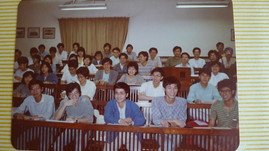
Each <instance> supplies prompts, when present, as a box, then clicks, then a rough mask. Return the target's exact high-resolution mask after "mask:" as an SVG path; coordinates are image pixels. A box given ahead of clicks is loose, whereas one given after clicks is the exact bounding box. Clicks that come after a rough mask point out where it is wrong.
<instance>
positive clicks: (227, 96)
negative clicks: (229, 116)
mask: <svg viewBox="0 0 269 151" xmlns="http://www.w3.org/2000/svg"><path fill="white" fill-rule="evenodd" d="M219 92H220V96H221V97H222V99H223V101H229V100H231V99H233V96H234V90H231V89H230V88H228V87H223V88H221V89H220V91H219Z"/></svg>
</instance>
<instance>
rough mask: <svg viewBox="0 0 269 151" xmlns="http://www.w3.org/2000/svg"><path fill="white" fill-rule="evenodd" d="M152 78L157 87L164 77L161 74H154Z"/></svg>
mask: <svg viewBox="0 0 269 151" xmlns="http://www.w3.org/2000/svg"><path fill="white" fill-rule="evenodd" d="M151 76H152V81H153V83H154V84H156V85H158V84H159V83H160V82H161V81H162V79H163V76H162V75H161V73H160V72H154V73H153V74H152V75H151Z"/></svg>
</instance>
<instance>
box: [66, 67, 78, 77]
mask: <svg viewBox="0 0 269 151" xmlns="http://www.w3.org/2000/svg"><path fill="white" fill-rule="evenodd" d="M68 70H69V72H70V74H71V75H75V74H76V71H77V70H76V68H74V67H69V68H68Z"/></svg>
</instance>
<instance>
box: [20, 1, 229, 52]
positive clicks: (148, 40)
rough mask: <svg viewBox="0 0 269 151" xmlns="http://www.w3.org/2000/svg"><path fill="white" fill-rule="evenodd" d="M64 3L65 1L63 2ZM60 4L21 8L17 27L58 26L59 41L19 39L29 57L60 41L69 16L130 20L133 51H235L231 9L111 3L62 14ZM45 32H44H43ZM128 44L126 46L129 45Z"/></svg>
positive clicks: (37, 3)
mask: <svg viewBox="0 0 269 151" xmlns="http://www.w3.org/2000/svg"><path fill="white" fill-rule="evenodd" d="M62 3H63V2H62ZM58 4H60V2H59V1H56V2H55V1H52V2H51V1H46V2H42V1H41V0H36V1H35V2H29V1H24V2H21V4H20V6H19V14H18V25H17V26H18V27H41V28H43V27H55V28H56V38H55V39H52V40H45V39H42V32H41V38H37V39H35V38H24V39H23V38H19V39H17V41H16V48H19V49H21V50H22V51H23V54H24V55H28V52H29V49H30V48H31V47H32V46H38V45H39V44H41V43H43V44H45V45H46V47H47V48H49V47H51V46H56V45H57V43H58V42H60V41H61V40H60V39H61V38H60V33H59V24H58V18H62V17H64V18H67V17H72V18H74V17H115V16H116V17H118V16H128V17H130V22H129V31H128V36H127V39H126V44H128V43H131V44H133V45H134V51H136V52H139V51H141V50H148V49H149V48H150V47H152V46H154V47H157V48H158V50H159V55H164V56H168V55H172V48H173V47H174V46H175V45H179V46H181V47H182V48H183V51H187V52H189V53H190V54H192V53H191V51H192V48H193V47H200V48H201V49H202V50H204V51H203V52H202V55H203V56H206V55H207V52H208V50H210V49H214V48H215V44H216V43H217V42H218V41H222V42H224V44H225V46H230V47H232V48H234V42H233V41H231V32H230V30H231V29H232V28H233V14H232V8H231V7H229V8H209V9H177V8H176V7H175V5H176V0H109V1H108V2H107V5H108V9H107V10H91V11H60V10H59V9H58V6H57V5H58ZM41 30H42V29H41ZM126 44H125V45H126Z"/></svg>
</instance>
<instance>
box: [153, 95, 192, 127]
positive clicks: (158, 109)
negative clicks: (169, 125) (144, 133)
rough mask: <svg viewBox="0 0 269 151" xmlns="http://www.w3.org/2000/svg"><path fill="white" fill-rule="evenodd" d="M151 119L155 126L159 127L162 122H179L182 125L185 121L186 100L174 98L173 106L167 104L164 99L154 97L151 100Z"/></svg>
mask: <svg viewBox="0 0 269 151" xmlns="http://www.w3.org/2000/svg"><path fill="white" fill-rule="evenodd" d="M152 119H153V123H154V124H155V125H160V124H161V121H163V120H180V121H183V122H184V123H185V122H186V119H187V100H186V99H184V98H180V97H176V98H175V102H174V103H173V104H168V103H167V102H166V101H165V97H164V96H162V97H155V98H154V99H153V100H152Z"/></svg>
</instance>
